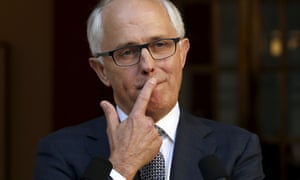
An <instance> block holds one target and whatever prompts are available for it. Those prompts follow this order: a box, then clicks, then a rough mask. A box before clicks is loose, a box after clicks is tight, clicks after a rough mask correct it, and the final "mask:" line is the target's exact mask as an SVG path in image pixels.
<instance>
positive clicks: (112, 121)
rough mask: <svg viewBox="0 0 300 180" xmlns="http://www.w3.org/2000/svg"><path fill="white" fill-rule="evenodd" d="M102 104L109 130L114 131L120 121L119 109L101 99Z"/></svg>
mask: <svg viewBox="0 0 300 180" xmlns="http://www.w3.org/2000/svg"><path fill="white" fill-rule="evenodd" d="M100 106H101V108H102V110H103V111H104V115H105V117H106V122H107V130H108V131H112V132H113V131H114V130H115V129H116V128H117V126H118V125H119V123H120V122H119V118H118V114H117V111H116V109H115V107H114V106H113V105H112V104H111V103H110V102H108V101H101V102H100Z"/></svg>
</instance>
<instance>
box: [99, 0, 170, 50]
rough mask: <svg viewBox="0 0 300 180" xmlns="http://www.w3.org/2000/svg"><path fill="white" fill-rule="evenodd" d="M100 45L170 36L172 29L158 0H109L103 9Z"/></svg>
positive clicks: (111, 46)
mask: <svg viewBox="0 0 300 180" xmlns="http://www.w3.org/2000/svg"><path fill="white" fill-rule="evenodd" d="M103 25H104V31H103V35H104V36H103V41H102V42H103V44H102V47H103V48H105V47H106V48H114V47H115V46H119V45H121V44H122V43H143V42H146V41H149V40H151V39H153V38H159V37H174V36H176V30H175V29H174V27H173V25H172V23H171V21H170V18H169V16H168V14H167V11H166V10H165V8H164V6H163V5H162V4H161V3H160V1H158V0H113V1H112V2H111V3H110V4H108V5H107V7H105V9H104V11H103Z"/></svg>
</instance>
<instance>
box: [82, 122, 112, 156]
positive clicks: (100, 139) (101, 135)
mask: <svg viewBox="0 0 300 180" xmlns="http://www.w3.org/2000/svg"><path fill="white" fill-rule="evenodd" d="M85 129H86V141H85V148H86V151H87V152H88V154H89V155H90V156H91V158H93V157H95V156H100V157H102V158H108V157H109V143H108V139H107V135H106V120H105V119H104V118H103V117H101V118H97V119H96V120H95V121H93V122H92V123H91V124H89V125H88V126H86V128H85Z"/></svg>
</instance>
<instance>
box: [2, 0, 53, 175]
mask: <svg viewBox="0 0 300 180" xmlns="http://www.w3.org/2000/svg"><path fill="white" fill-rule="evenodd" d="M52 21H53V3H52V1H51V0H43V1H40V0H27V1H20V0H19V1H17V0H2V1H0V26H1V28H0V41H6V42H7V43H8V44H9V45H10V53H11V54H10V61H9V66H10V68H9V69H8V70H9V74H10V82H9V84H10V85H9V86H10V87H9V89H10V97H9V104H10V106H9V109H10V110H9V112H8V113H9V127H10V128H9V136H8V138H9V143H8V146H9V147H0V148H6V149H8V150H9V153H8V155H9V156H8V160H9V162H7V164H6V166H8V167H6V168H7V169H9V172H6V175H7V177H6V179H10V180H19V179H22V180H29V179H32V171H33V166H34V155H35V150H36V144H37V142H38V140H39V139H40V137H42V136H45V135H46V134H48V133H49V132H50V130H51V129H52V124H51V122H52V91H53V87H52V86H53V85H52V74H53V72H52V71H53V42H52V41H53V22H52ZM0 172H2V173H3V171H0ZM2 177H3V174H0V179H1V178H2Z"/></svg>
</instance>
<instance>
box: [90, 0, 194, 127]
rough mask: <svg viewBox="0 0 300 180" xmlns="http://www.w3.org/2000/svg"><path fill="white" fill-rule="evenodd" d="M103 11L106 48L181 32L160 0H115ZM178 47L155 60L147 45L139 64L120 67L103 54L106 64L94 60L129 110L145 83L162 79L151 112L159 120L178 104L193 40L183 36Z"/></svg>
mask: <svg viewBox="0 0 300 180" xmlns="http://www.w3.org/2000/svg"><path fill="white" fill-rule="evenodd" d="M103 13H104V14H103V15H104V17H103V24H104V38H103V40H102V52H104V51H111V50H114V49H116V48H118V47H123V46H124V45H138V44H144V43H148V42H151V41H153V40H157V39H161V38H175V37H177V36H178V35H177V33H176V31H175V29H174V27H173V25H172V24H171V22H170V20H169V17H168V15H167V12H166V11H165V9H164V8H163V6H162V5H161V4H159V3H158V1H147V0H130V1H128V0H117V1H112V2H111V3H110V4H109V5H107V7H106V8H105V10H104V12H103ZM176 47H177V48H176V49H177V50H176V53H175V54H174V55H173V56H171V57H169V58H167V59H164V60H154V59H153V58H152V57H151V55H150V54H149V52H148V50H147V49H146V48H144V49H142V52H141V59H140V62H139V63H138V64H136V65H133V66H130V67H120V66H117V65H116V64H115V63H114V62H113V60H112V58H111V57H110V56H107V57H104V58H103V61H104V64H103V65H100V64H99V63H98V65H95V63H94V65H92V67H93V66H99V67H93V69H94V70H95V71H96V73H97V74H98V76H99V77H100V79H101V81H102V82H103V83H104V84H106V85H107V86H111V87H112V89H113V95H114V99H115V102H116V103H117V104H118V105H119V106H120V108H121V109H122V110H123V111H124V112H125V113H127V114H129V113H130V111H131V109H132V107H133V105H134V103H135V101H136V99H137V96H138V95H139V93H140V91H141V89H142V88H143V85H144V83H145V82H146V81H147V80H148V79H149V78H151V77H155V78H156V79H157V82H158V83H157V85H156V87H155V88H154V90H153V92H152V95H151V99H150V102H149V104H148V108H147V115H148V116H151V117H152V118H153V119H154V120H155V121H157V120H159V119H160V118H162V117H163V116H164V115H166V113H168V112H169V111H170V110H171V108H173V107H174V105H175V104H176V102H177V99H178V94H179V89H180V86H181V80H182V70H183V67H184V64H185V58H186V54H187V52H188V49H189V42H188V40H187V39H182V40H181V41H179V43H178V44H177V45H176Z"/></svg>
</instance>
